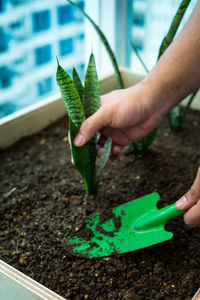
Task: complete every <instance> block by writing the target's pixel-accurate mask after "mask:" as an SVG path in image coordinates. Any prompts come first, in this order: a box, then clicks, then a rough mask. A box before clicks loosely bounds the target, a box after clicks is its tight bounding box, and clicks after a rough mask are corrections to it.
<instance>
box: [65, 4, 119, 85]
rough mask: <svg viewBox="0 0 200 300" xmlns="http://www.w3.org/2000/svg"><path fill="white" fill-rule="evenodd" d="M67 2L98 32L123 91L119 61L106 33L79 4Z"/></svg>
mask: <svg viewBox="0 0 200 300" xmlns="http://www.w3.org/2000/svg"><path fill="white" fill-rule="evenodd" d="M66 1H68V2H69V3H70V4H72V5H73V6H75V7H77V8H78V9H79V10H80V11H81V13H82V14H83V15H84V16H85V17H86V18H87V19H88V21H89V22H90V23H91V25H92V26H93V28H94V29H95V30H96V32H97V34H98V35H99V37H100V39H101V41H102V42H103V45H104V47H105V48H106V50H107V52H108V54H109V56H110V59H111V62H112V65H113V68H114V70H115V75H116V78H117V82H118V86H119V88H120V89H123V88H124V83H123V80H122V77H121V73H120V71H119V68H118V64H117V60H116V58H115V55H114V53H113V51H112V49H111V47H110V45H109V43H108V41H107V39H106V37H105V35H104V33H103V32H102V31H101V29H100V28H99V26H98V25H97V24H96V23H95V22H94V21H93V20H92V19H91V18H90V16H89V15H88V14H87V13H86V12H85V11H84V10H83V9H82V8H81V7H80V6H79V5H78V4H76V3H74V2H73V1H71V0H66Z"/></svg>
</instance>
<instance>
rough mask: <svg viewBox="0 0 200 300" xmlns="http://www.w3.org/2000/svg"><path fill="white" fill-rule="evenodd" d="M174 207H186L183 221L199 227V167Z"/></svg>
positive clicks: (182, 208)
mask: <svg viewBox="0 0 200 300" xmlns="http://www.w3.org/2000/svg"><path fill="white" fill-rule="evenodd" d="M176 208H178V209H180V210H185V209H188V211H187V212H186V213H185V214H184V222H185V223H186V224H187V225H188V226H189V227H200V167H199V169H198V172H197V176H196V178H195V180H194V183H193V185H192V186H191V188H190V189H189V191H188V192H187V193H186V194H185V195H183V196H182V197H181V198H180V199H179V200H178V201H177V202H176Z"/></svg>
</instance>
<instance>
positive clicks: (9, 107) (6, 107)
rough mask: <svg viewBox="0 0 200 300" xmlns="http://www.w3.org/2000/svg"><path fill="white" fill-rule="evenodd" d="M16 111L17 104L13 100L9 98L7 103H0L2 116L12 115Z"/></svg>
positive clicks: (0, 114) (0, 115)
mask: <svg viewBox="0 0 200 300" xmlns="http://www.w3.org/2000/svg"><path fill="white" fill-rule="evenodd" d="M15 111H16V104H15V103H14V102H13V101H10V100H7V101H6V103H4V104H1V105H0V118H3V117H4V116H6V115H10V114H12V113H14V112H15Z"/></svg>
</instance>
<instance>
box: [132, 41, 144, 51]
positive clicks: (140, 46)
mask: <svg viewBox="0 0 200 300" xmlns="http://www.w3.org/2000/svg"><path fill="white" fill-rule="evenodd" d="M133 44H134V45H135V47H136V49H137V50H138V51H142V50H143V49H144V46H143V40H140V39H133Z"/></svg>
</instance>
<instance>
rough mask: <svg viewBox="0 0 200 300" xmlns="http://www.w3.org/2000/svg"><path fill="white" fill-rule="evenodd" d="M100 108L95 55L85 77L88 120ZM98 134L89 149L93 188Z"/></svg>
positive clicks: (85, 109)
mask: <svg viewBox="0 0 200 300" xmlns="http://www.w3.org/2000/svg"><path fill="white" fill-rule="evenodd" d="M99 107H100V90H99V82H98V76H97V72H96V66H95V59H94V55H93V54H91V55H90V59H89V63H88V67H87V71H86V76H85V87H84V94H83V108H84V113H85V116H86V118H88V117H90V116H91V115H93V114H94V113H95V112H96V111H97V110H98V109H99ZM96 137H97V136H96V134H95V135H94V137H93V138H92V139H91V140H90V141H89V142H88V148H89V153H90V160H91V172H92V174H91V176H92V178H91V180H92V186H96V155H97V151H96Z"/></svg>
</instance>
